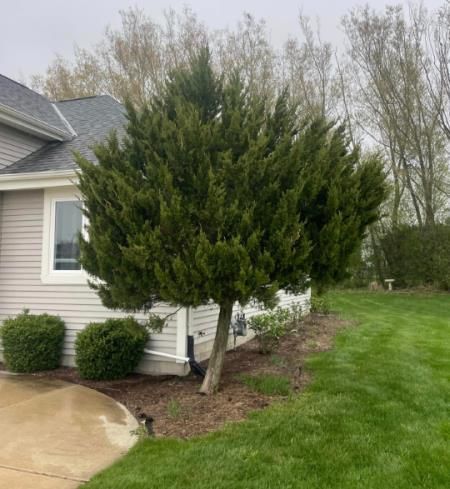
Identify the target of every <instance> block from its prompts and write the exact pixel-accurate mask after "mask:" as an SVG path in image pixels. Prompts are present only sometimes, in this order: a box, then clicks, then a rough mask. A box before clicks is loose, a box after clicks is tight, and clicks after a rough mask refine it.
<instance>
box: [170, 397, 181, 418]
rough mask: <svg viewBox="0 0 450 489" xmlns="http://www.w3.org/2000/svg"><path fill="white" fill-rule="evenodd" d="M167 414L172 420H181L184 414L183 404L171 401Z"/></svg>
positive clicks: (174, 400)
mask: <svg viewBox="0 0 450 489" xmlns="http://www.w3.org/2000/svg"><path fill="white" fill-rule="evenodd" d="M167 414H168V415H169V416H170V417H171V418H175V419H176V418H179V417H180V416H181V414H182V408H181V404H180V403H179V402H178V401H177V400H176V399H171V400H170V401H169V402H168V404H167Z"/></svg>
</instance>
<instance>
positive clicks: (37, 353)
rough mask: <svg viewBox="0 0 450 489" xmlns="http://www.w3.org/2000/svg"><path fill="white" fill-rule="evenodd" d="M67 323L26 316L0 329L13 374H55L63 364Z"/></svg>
mask: <svg viewBox="0 0 450 489" xmlns="http://www.w3.org/2000/svg"><path fill="white" fill-rule="evenodd" d="M64 333H65V328H64V322H63V320H62V319H61V318H59V317H57V316H50V315H48V314H40V315H35V314H28V313H22V314H19V315H18V316H16V317H15V318H11V319H6V320H5V321H4V323H3V326H2V327H1V328H0V338H1V340H2V346H3V356H4V359H5V364H6V367H7V368H8V369H9V370H11V371H13V372H21V373H29V372H37V371H39V370H51V369H54V368H57V367H58V366H59V364H60V360H61V354H62V347H63V342H64Z"/></svg>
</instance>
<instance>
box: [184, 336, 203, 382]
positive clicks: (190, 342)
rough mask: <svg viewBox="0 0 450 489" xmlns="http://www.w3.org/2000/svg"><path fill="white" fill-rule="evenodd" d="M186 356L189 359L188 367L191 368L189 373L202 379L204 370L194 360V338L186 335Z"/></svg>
mask: <svg viewBox="0 0 450 489" xmlns="http://www.w3.org/2000/svg"><path fill="white" fill-rule="evenodd" d="M187 356H188V357H189V367H191V372H193V373H194V374H195V375H197V376H198V377H202V378H204V377H205V375H206V370H205V369H204V368H203V367H202V366H201V365H200V364H199V363H198V362H197V361H196V360H195V353H194V337H193V336H192V335H188V337H187Z"/></svg>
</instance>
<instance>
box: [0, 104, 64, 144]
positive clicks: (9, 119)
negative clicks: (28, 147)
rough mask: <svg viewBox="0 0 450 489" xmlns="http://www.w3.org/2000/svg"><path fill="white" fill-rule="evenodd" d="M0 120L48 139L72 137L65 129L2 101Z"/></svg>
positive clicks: (62, 139)
mask: <svg viewBox="0 0 450 489" xmlns="http://www.w3.org/2000/svg"><path fill="white" fill-rule="evenodd" d="M0 122H2V123H4V124H6V125H8V126H12V127H15V128H16V129H20V130H22V131H24V132H26V133H28V134H32V135H33V136H38V137H40V138H42V139H46V140H49V141H70V140H71V139H72V136H71V135H70V134H68V133H67V132H66V131H63V130H62V129H58V128H57V127H53V126H51V125H50V124H47V123H46V122H44V121H41V120H39V119H36V117H32V116H29V115H26V114H24V113H23V112H20V111H18V110H15V109H13V108H12V107H9V106H8V105H4V104H2V103H0Z"/></svg>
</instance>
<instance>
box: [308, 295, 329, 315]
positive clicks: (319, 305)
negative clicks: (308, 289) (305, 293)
mask: <svg viewBox="0 0 450 489" xmlns="http://www.w3.org/2000/svg"><path fill="white" fill-rule="evenodd" d="M330 307H331V306H330V302H329V300H328V298H327V297H326V296H323V295H318V294H311V312H315V313H318V314H330V312H331V310H330Z"/></svg>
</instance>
